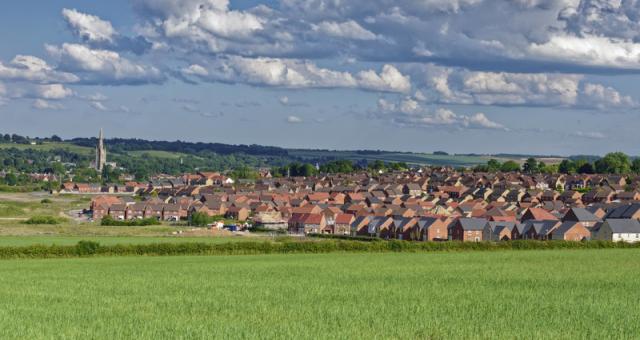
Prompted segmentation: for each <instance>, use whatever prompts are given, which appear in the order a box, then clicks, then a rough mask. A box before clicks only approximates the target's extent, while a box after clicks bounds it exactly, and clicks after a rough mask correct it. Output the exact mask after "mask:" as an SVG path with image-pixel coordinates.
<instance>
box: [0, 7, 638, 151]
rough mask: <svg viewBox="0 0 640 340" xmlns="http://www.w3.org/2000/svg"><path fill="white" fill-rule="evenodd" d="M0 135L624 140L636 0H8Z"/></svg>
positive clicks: (547, 144) (400, 142)
mask: <svg viewBox="0 0 640 340" xmlns="http://www.w3.org/2000/svg"><path fill="white" fill-rule="evenodd" d="M0 6H2V7H3V9H2V11H0V132H2V133H18V134H22V135H28V136H51V135H53V134H57V135H59V136H61V137H63V138H72V137H88V136H95V135H97V133H98V130H99V129H100V128H104V130H105V135H106V137H107V138H111V137H126V138H145V139H153V140H186V141H202V142H219V143H230V144H261V145H273V146H282V147H292V148H314V149H315V148H322V149H338V150H353V149H373V150H377V149H379V150H390V151H414V152H432V151H447V152H451V153H482V154H488V153H526V154H546V155H576V154H595V155H597V154H604V153H607V152H611V151H623V152H626V153H629V154H632V155H640V143H639V141H640V138H639V137H638V132H637V131H639V130H640V119H638V110H639V109H640V89H638V87H637V86H635V85H636V84H637V83H638V81H639V80H640V74H639V71H640V20H639V19H640V1H637V0H608V1H607V0H421V1H417V0H271V1H259V0H244V1H228V0H110V1H78V0H49V1H36V0H22V1H13V0H8V1H3V3H2V5H0Z"/></svg>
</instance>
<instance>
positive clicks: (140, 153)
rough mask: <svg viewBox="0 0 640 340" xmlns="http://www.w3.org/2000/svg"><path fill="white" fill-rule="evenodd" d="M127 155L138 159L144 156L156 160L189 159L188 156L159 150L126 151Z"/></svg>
mask: <svg viewBox="0 0 640 340" xmlns="http://www.w3.org/2000/svg"><path fill="white" fill-rule="evenodd" d="M127 154H128V155H130V156H134V157H140V156H143V155H145V154H147V155H149V156H151V157H156V158H168V159H180V158H181V157H185V158H186V157H189V156H190V155H187V154H184V153H179V152H169V151H159V150H137V151H128V152H127Z"/></svg>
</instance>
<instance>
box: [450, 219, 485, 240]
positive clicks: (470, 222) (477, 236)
mask: <svg viewBox="0 0 640 340" xmlns="http://www.w3.org/2000/svg"><path fill="white" fill-rule="evenodd" d="M486 224H487V220H486V219H484V218H459V219H457V220H456V221H455V222H453V224H452V226H451V239H452V240H455V241H463V242H470V241H471V242H480V241H482V233H483V231H484V228H485V226H486Z"/></svg>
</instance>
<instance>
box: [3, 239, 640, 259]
mask: <svg viewBox="0 0 640 340" xmlns="http://www.w3.org/2000/svg"><path fill="white" fill-rule="evenodd" d="M605 248H640V243H624V242H610V241H585V242H573V241H532V240H518V241H510V242H409V241H398V240H391V241H368V242H362V241H355V240H322V241H292V240H289V238H284V240H281V241H276V242H229V243H219V244H213V243H153V244H138V245H136V244H131V245H123V244H118V245H101V244H99V243H97V242H93V241H80V242H78V244H76V245H75V246H57V245H52V246H43V245H33V246H27V247H0V259H12V258H73V257H90V256H133V255H138V256H177V255H256V254H302V253H308V254H313V253H316V254H322V253H334V252H360V253H363V252H370V253H388V252H409V253H420V252H441V251H495V250H553V249H605Z"/></svg>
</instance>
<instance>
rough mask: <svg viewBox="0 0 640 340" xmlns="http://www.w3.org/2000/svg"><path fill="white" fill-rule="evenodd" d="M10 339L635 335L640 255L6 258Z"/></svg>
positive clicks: (0, 300)
mask: <svg viewBox="0 0 640 340" xmlns="http://www.w3.org/2000/svg"><path fill="white" fill-rule="evenodd" d="M0 272H1V273H2V275H0V338H28V339H49V338H52V337H57V338H92V339H113V338H136V339H158V338H189V339H191V338H194V339H200V338H202V339H205V338H206V339H210V338H225V339H227V338H262V339H264V338H283V339H292V338H296V339H298V338H306V339H318V338H327V339H334V338H341V339H344V338H365V339H367V338H396V339H409V338H419V339H429V338H432V339H450V338H485V339H495V338H547V339H602V338H620V339H629V338H636V337H637V336H638V334H640V323H638V322H637V321H638V320H640V308H638V305H637V302H638V301H639V300H640V290H639V289H638V283H639V279H638V272H640V251H638V250H636V249H613V250H575V251H573V250H560V251H550V250H547V251H517V252H515V251H511V252H460V253H431V254H412V253H388V254H371V253H362V254H343V253H333V254H313V255H312V254H308V255H257V256H200V257H198V256H195V257H103V258H80V259H59V260H3V261H0Z"/></svg>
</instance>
